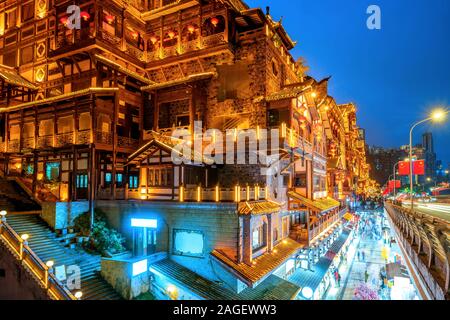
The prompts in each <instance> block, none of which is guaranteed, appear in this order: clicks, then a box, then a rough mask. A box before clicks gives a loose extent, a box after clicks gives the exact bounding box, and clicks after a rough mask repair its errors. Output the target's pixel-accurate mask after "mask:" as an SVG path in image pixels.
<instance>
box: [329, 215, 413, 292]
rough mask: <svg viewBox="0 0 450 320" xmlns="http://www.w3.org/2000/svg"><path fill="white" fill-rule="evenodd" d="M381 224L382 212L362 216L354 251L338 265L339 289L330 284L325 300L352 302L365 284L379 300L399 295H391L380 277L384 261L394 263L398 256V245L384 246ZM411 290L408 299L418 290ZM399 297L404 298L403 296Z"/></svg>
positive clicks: (383, 270) (383, 268)
mask: <svg viewBox="0 0 450 320" xmlns="http://www.w3.org/2000/svg"><path fill="white" fill-rule="evenodd" d="M382 221H383V213H381V212H380V213H379V217H378V218H376V217H373V216H365V215H362V217H361V220H360V224H359V226H358V230H357V233H356V234H357V241H358V240H359V242H358V243H357V245H356V251H355V252H349V256H348V257H347V262H346V263H345V262H344V263H343V264H342V265H341V266H339V272H340V274H341V276H342V279H341V283H340V286H339V285H338V284H337V283H335V282H333V283H332V285H331V286H330V289H329V290H328V292H327V293H326V294H325V296H324V300H352V299H354V296H355V290H356V289H357V288H358V287H359V286H360V285H361V284H366V285H367V287H368V288H370V289H372V290H374V291H375V292H377V294H378V298H379V299H380V300H391V299H393V298H395V297H397V296H399V294H398V293H397V295H395V297H392V296H391V291H392V290H391V289H390V288H388V286H387V285H385V282H383V281H382V280H381V276H380V275H381V274H383V275H384V274H385V270H386V263H387V262H395V261H397V260H398V259H399V257H401V252H400V248H399V247H398V245H397V244H396V243H391V244H390V245H389V244H386V241H385V240H384V238H383V237H382V236H381V234H382V229H383V223H382ZM388 238H390V235H389V236H388ZM387 243H389V242H387ZM401 259H402V258H401ZM382 283H384V285H383V284H382ZM383 287H384V288H383ZM412 291H413V292H412V293H411V294H409V295H408V298H410V299H413V298H416V297H417V289H415V288H414V290H412ZM414 291H415V294H414ZM402 297H403V299H406V298H405V297H404V296H403V295H402Z"/></svg>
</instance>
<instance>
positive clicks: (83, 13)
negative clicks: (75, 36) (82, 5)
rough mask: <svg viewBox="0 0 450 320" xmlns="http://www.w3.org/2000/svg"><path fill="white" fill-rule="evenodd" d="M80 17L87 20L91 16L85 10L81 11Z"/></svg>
mask: <svg viewBox="0 0 450 320" xmlns="http://www.w3.org/2000/svg"><path fill="white" fill-rule="evenodd" d="M80 17H81V18H83V20H84V21H88V20H89V19H90V18H91V15H90V14H89V13H88V12H86V11H82V12H81V13H80Z"/></svg>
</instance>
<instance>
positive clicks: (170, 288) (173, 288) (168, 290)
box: [167, 285, 177, 294]
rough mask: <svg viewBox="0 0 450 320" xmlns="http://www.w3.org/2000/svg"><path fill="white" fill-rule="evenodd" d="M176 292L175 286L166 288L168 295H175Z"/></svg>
mask: <svg viewBox="0 0 450 320" xmlns="http://www.w3.org/2000/svg"><path fill="white" fill-rule="evenodd" d="M176 291H177V288H176V287H175V286H173V285H169V286H167V292H168V293H170V294H173V293H175V292H176Z"/></svg>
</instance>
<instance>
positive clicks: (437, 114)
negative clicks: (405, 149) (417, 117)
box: [409, 109, 450, 210]
mask: <svg viewBox="0 0 450 320" xmlns="http://www.w3.org/2000/svg"><path fill="white" fill-rule="evenodd" d="M449 112H450V110H443V109H436V110H434V111H433V112H432V113H431V115H430V116H429V117H428V118H426V119H423V120H421V121H419V122H416V123H415V124H414V125H413V126H412V127H411V129H410V130H409V188H410V190H409V192H410V197H411V210H412V209H413V208H414V197H413V194H414V192H413V162H412V134H413V130H414V128H415V127H417V126H418V125H419V124H422V123H424V122H427V121H433V122H441V121H443V120H444V119H445V116H446V114H447V113H449Z"/></svg>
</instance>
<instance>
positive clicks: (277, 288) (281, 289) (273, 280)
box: [239, 274, 300, 300]
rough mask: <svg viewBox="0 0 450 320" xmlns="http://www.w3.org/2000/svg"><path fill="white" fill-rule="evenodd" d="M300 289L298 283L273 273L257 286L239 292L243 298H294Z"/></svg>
mask: <svg viewBox="0 0 450 320" xmlns="http://www.w3.org/2000/svg"><path fill="white" fill-rule="evenodd" d="M299 291H300V288H299V287H298V286H297V285H295V284H293V283H291V282H289V281H286V280H284V279H281V278H280V277H278V276H276V275H274V274H271V275H270V276H268V277H267V279H265V280H264V281H263V282H261V283H260V284H259V285H258V286H257V287H256V288H253V289H252V288H247V289H245V290H244V291H242V292H241V293H239V297H240V298H241V299H243V300H293V299H294V298H295V297H296V296H297V295H298V292H299Z"/></svg>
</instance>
